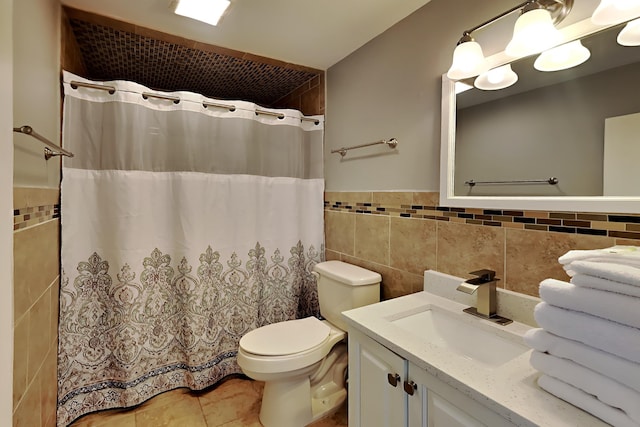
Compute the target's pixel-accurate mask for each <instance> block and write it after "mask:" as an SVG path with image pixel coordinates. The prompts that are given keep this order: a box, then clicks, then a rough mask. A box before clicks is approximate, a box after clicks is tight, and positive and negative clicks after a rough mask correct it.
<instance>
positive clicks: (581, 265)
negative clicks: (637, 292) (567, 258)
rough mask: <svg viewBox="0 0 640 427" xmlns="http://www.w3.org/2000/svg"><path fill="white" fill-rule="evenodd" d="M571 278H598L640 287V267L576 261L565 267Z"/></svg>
mask: <svg viewBox="0 0 640 427" xmlns="http://www.w3.org/2000/svg"><path fill="white" fill-rule="evenodd" d="M565 269H567V274H568V275H569V276H571V277H573V276H575V275H576V274H578V273H579V274H586V275H588V276H594V277H600V278H601V279H607V280H613V281H614V282H620V283H626V284H627V285H633V286H639V287H640V267H638V268H636V267H632V266H629V265H619V264H612V263H610V262H593V261H576V262H572V263H571V264H568V265H566V266H565Z"/></svg>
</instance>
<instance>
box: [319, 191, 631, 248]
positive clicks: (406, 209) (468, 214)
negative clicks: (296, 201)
mask: <svg viewBox="0 0 640 427" xmlns="http://www.w3.org/2000/svg"><path fill="white" fill-rule="evenodd" d="M324 208H325V209H328V210H332V211H339V212H349V213H356V214H372V215H388V216H395V217H402V218H420V219H428V220H435V221H449V222H457V223H463V224H473V225H482V226H489V227H508V228H516V229H521V230H536V231H547V232H552V233H572V234H588V235H593V236H608V237H615V238H621V239H634V240H640V215H626V214H608V213H585V212H547V211H524V210H496V209H477V208H452V207H446V206H424V205H408V204H400V205H390V204H382V203H369V202H356V203H353V202H351V201H346V202H345V201H339V200H335V201H334V200H325V202H324Z"/></svg>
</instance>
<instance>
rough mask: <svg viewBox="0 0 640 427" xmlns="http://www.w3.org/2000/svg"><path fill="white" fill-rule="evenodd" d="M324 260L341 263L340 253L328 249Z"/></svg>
mask: <svg viewBox="0 0 640 427" xmlns="http://www.w3.org/2000/svg"><path fill="white" fill-rule="evenodd" d="M324 259H325V260H326V261H340V259H341V258H340V252H335V251H332V250H329V249H327V250H325V251H324Z"/></svg>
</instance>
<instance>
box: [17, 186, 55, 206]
mask: <svg viewBox="0 0 640 427" xmlns="http://www.w3.org/2000/svg"><path fill="white" fill-rule="evenodd" d="M59 200H60V190H59V189H58V188H31V187H14V188H13V209H22V208H29V207H33V206H47V205H55V204H57V203H58V202H59Z"/></svg>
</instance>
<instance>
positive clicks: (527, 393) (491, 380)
mask: <svg viewBox="0 0 640 427" xmlns="http://www.w3.org/2000/svg"><path fill="white" fill-rule="evenodd" d="M450 277H451V276H450ZM427 280H428V279H427V278H426V274H425V282H426V281H427ZM425 287H426V286H425ZM429 304H433V305H436V306H439V307H442V308H445V309H447V310H451V311H454V312H461V311H462V309H463V308H465V307H467V305H465V304H461V303H458V302H455V301H452V300H450V299H447V298H443V297H440V296H438V295H435V294H433V293H430V292H425V291H423V292H418V293H415V294H411V295H407V296H404V297H400V298H394V299H391V300H387V301H384V302H381V303H378V304H373V305H369V306H366V307H361V308H357V309H354V310H349V311H346V312H344V313H343V317H344V318H345V320H346V321H347V324H348V325H349V328H355V329H357V330H359V331H361V332H363V333H364V334H366V335H368V336H369V337H371V338H373V339H374V340H376V341H378V342H379V343H380V344H382V345H384V346H385V347H387V348H389V349H390V350H392V351H393V352H395V353H397V354H398V355H400V356H401V357H403V358H405V359H407V360H408V361H410V362H411V363H413V364H414V365H416V366H418V367H420V368H422V369H424V370H426V371H427V372H428V373H429V374H431V375H433V376H435V377H437V378H438V379H440V380H441V381H443V382H445V383H447V384H449V385H450V386H452V387H454V388H455V389H457V390H458V391H460V392H461V393H463V394H464V395H466V396H469V397H470V398H472V399H474V400H475V401H477V402H479V403H481V404H483V405H484V406H486V407H487V408H489V409H491V410H492V411H494V412H496V413H498V414H499V415H501V416H502V417H504V418H506V419H508V420H510V421H511V422H513V423H514V424H515V425H519V426H544V427H560V426H576V427H578V426H579V427H592V426H607V425H608V424H606V423H604V422H603V421H601V420H599V419H598V418H595V417H593V416H592V415H590V414H588V413H587V412H585V411H583V410H581V409H578V408H576V407H574V406H573V405H571V404H569V403H566V402H565V401H563V400H561V399H558V398H556V397H555V396H553V395H551V394H549V393H547V392H546V391H544V390H542V389H541V388H540V387H539V386H538V385H537V383H536V380H537V378H538V377H539V376H540V374H539V372H538V371H536V370H535V369H533V368H532V367H531V365H530V364H529V356H530V354H531V350H527V351H526V352H524V353H523V354H521V355H519V356H517V357H515V358H514V359H511V360H509V361H508V362H506V363H505V364H503V365H501V366H498V367H489V366H485V365H482V364H478V363H477V362H475V361H473V360H468V359H465V358H464V357H462V356H458V355H457V354H455V353H452V352H451V351H449V350H447V349H445V348H442V347H437V346H434V345H431V344H430V343H428V342H425V341H423V340H420V339H417V338H416V336H415V335H413V334H411V333H409V332H407V331H405V330H403V329H401V328H399V327H398V326H396V325H395V324H393V323H392V322H391V321H390V320H389V318H390V316H393V314H395V313H401V312H408V311H411V310H420V308H421V307H424V306H425V305H429ZM499 313H500V311H499ZM500 314H502V313H500ZM462 317H463V318H464V319H465V321H469V322H480V324H481V325H482V328H484V329H487V330H494V328H496V329H495V330H496V333H497V334H499V335H500V334H502V335H505V334H504V333H501V332H500V330H499V328H504V329H505V330H510V331H512V332H514V333H515V334H516V335H519V336H520V337H521V336H522V334H524V333H525V332H526V331H527V330H528V329H530V326H527V325H525V324H523V323H518V322H514V323H512V324H510V325H507V326H496V325H494V324H492V323H491V322H489V321H486V320H483V319H479V318H476V317H473V316H471V315H468V314H466V313H462ZM476 326H477V324H476ZM509 335H511V334H509ZM510 339H511V340H513V339H514V337H513V336H511V337H510ZM516 339H519V340H520V343H522V344H524V343H523V342H522V341H521V338H518V337H516Z"/></svg>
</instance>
